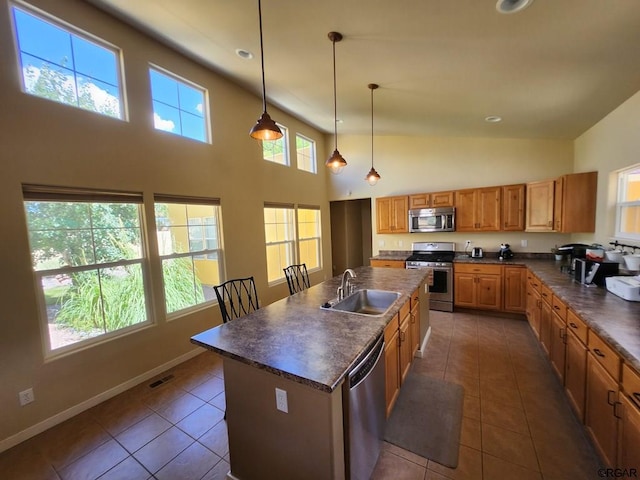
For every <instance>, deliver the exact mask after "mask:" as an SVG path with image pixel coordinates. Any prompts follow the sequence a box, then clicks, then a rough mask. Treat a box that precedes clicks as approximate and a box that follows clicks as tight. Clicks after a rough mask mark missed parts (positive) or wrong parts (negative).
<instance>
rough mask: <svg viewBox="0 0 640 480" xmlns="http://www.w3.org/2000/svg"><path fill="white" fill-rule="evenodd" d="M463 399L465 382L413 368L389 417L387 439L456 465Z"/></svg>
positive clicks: (429, 457)
mask: <svg viewBox="0 0 640 480" xmlns="http://www.w3.org/2000/svg"><path fill="white" fill-rule="evenodd" d="M463 401H464V388H463V387H462V386H461V385H457V384H455V383H451V382H445V381H444V380H438V379H437V378H432V377H428V376H426V375H423V374H419V373H413V372H411V373H409V375H407V378H406V380H405V382H404V383H403V384H402V389H401V390H400V395H399V396H398V400H397V401H396V404H395V406H394V407H393V411H392V412H391V416H390V417H389V419H388V420H387V427H386V430H385V437H384V439H385V440H386V441H387V442H389V443H393V444H394V445H397V446H398V447H400V448H404V449H405V450H409V451H411V452H413V453H416V454H418V455H420V456H421V457H425V458H428V459H430V460H433V461H434V462H437V463H440V464H442V465H445V466H447V467H451V468H456V467H457V466H458V449H459V446H460V429H461V427H462V404H463Z"/></svg>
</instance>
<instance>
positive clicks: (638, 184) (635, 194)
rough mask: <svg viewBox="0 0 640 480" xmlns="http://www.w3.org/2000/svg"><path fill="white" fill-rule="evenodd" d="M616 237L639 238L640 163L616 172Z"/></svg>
mask: <svg viewBox="0 0 640 480" xmlns="http://www.w3.org/2000/svg"><path fill="white" fill-rule="evenodd" d="M616 237H617V238H628V239H631V240H640V164H638V165H634V166H633V167H630V168H627V169H625V170H622V171H620V172H619V173H618V202H617V204H616Z"/></svg>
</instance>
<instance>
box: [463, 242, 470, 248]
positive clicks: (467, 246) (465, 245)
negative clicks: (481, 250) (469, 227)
mask: <svg viewBox="0 0 640 480" xmlns="http://www.w3.org/2000/svg"><path fill="white" fill-rule="evenodd" d="M470 246H471V240H467V241H466V242H464V248H469V247H470Z"/></svg>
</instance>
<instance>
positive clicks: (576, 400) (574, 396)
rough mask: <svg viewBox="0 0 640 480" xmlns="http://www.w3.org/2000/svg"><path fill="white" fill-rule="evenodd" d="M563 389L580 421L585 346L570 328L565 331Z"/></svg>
mask: <svg viewBox="0 0 640 480" xmlns="http://www.w3.org/2000/svg"><path fill="white" fill-rule="evenodd" d="M565 362H566V363H565V370H564V391H565V394H566V395H567V397H568V398H569V403H570V404H571V406H572V407H573V409H574V411H575V412H576V415H577V417H578V418H579V419H580V421H584V405H585V392H586V390H585V385H586V381H587V347H586V345H585V344H584V343H582V342H581V341H580V339H579V338H578V336H577V335H576V334H575V333H573V331H572V330H568V331H567V346H566V357H565Z"/></svg>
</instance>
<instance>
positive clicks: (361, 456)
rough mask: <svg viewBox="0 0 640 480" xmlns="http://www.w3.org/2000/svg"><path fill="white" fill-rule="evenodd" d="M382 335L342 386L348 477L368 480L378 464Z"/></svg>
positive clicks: (382, 412)
mask: <svg viewBox="0 0 640 480" xmlns="http://www.w3.org/2000/svg"><path fill="white" fill-rule="evenodd" d="M384 367H385V363H384V335H380V337H379V338H378V339H377V340H376V341H375V343H374V344H373V347H371V348H370V349H369V352H368V353H367V354H366V355H365V357H364V358H363V359H362V360H361V361H360V363H358V365H356V366H355V367H354V368H353V369H352V370H351V372H350V373H349V375H348V376H347V379H346V381H345V383H344V386H343V389H344V391H343V399H344V403H345V407H346V411H345V414H344V423H345V426H344V427H345V428H344V431H345V435H346V438H345V450H346V452H345V462H346V471H347V475H348V478H350V479H351V480H368V479H369V478H370V477H371V474H372V473H373V469H374V467H375V465H376V462H377V461H378V455H380V450H381V448H382V440H383V438H384V428H385V424H386V406H385V393H384V392H385V390H384V383H385V371H384V370H385V369H384Z"/></svg>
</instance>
